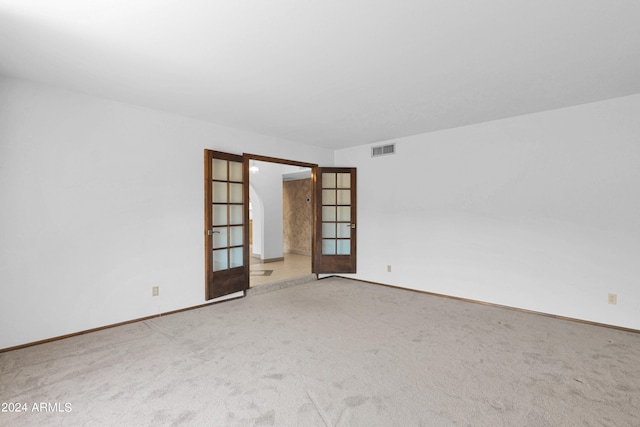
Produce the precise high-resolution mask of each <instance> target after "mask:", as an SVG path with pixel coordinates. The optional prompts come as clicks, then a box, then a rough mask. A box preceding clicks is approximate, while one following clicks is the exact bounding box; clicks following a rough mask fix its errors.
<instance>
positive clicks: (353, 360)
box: [0, 278, 640, 427]
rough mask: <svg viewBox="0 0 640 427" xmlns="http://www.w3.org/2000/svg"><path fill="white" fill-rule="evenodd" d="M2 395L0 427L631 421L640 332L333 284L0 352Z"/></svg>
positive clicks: (637, 410) (636, 399) (636, 413)
mask: <svg viewBox="0 0 640 427" xmlns="http://www.w3.org/2000/svg"><path fill="white" fill-rule="evenodd" d="M0 402H3V403H2V405H3V408H2V409H3V410H6V411H3V412H0V425H2V426H29V425H33V426H36V425H37V426H48V425H65V426H75V425H79V426H85V425H86V426H100V425H108V426H133V425H136V426H144V425H149V426H164V425H175V426H269V425H275V426H368V427H370V426H491V427H495V426H601V425H604V426H631V425H639V424H640V335H638V334H633V333H630V332H624V331H619V330H613V329H608V328H601V327H597V326H591V325H585V324H580V323H574V322H568V321H562V320H558V319H553V318H549V317H545V316H537V315H533V314H528V313H522V312H518V311H514V310H508V309H502V308H496V307H489V306H485V305H480V304H472V303H467V302H463V301H458V300H453V299H447V298H441V297H436V296H430V295H424V294H419V293H415V292H409V291H404V290H399V289H391V288H388V287H382V286H376V285H371V284H365V283H360V282H356V281H351V280H347V279H340V278H330V279H324V280H320V281H316V282H312V283H308V284H303V285H298V286H293V287H288V288H284V289H281V290H278V291H274V292H267V293H262V294H257V295H250V296H248V297H246V298H243V299H239V300H233V301H229V302H225V303H221V304H216V305H212V306H208V307H205V308H200V309H196V310H191V311H187V312H183V313H178V314H174V315H170V316H164V317H159V318H154V319H152V320H147V321H144V322H138V323H134V324H129V325H124V326H120V327H116V328H112V329H107V330H103V331H99V332H95V333H90V334H85V335H81V336H77V337H72V338H68V339H65V340H60V341H56V342H51V343H47V344H42V345H38V346H34V347H29V348H25V349H20V350H15V351H11V352H7V353H2V354H0ZM16 404H18V405H20V408H21V409H25V410H24V411H20V412H16V408H17V406H16ZM23 404H24V405H25V406H22V405H23ZM43 404H44V405H43Z"/></svg>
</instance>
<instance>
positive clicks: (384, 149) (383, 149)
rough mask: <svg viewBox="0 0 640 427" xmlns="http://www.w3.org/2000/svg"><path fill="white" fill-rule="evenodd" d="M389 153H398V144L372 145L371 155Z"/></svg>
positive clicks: (376, 155)
mask: <svg viewBox="0 0 640 427" xmlns="http://www.w3.org/2000/svg"><path fill="white" fill-rule="evenodd" d="M387 154H396V144H389V145H379V146H377V147H371V157H378V156H386V155H387Z"/></svg>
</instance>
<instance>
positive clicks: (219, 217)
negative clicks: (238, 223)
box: [212, 205, 227, 225]
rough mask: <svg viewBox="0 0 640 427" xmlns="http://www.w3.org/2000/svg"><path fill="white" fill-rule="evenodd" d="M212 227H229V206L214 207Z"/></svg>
mask: <svg viewBox="0 0 640 427" xmlns="http://www.w3.org/2000/svg"><path fill="white" fill-rule="evenodd" d="M212 225H227V205H213V224H212Z"/></svg>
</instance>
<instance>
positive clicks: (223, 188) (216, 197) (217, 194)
mask: <svg viewBox="0 0 640 427" xmlns="http://www.w3.org/2000/svg"><path fill="white" fill-rule="evenodd" d="M211 193H212V194H211V197H212V199H213V202H214V203H226V202H227V183H226V182H214V183H213V185H212V186H211Z"/></svg>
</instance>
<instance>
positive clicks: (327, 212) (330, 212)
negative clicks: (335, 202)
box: [322, 206, 336, 221]
mask: <svg viewBox="0 0 640 427" xmlns="http://www.w3.org/2000/svg"><path fill="white" fill-rule="evenodd" d="M322 220H323V221H335V220H336V207H335V206H323V207H322Z"/></svg>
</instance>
